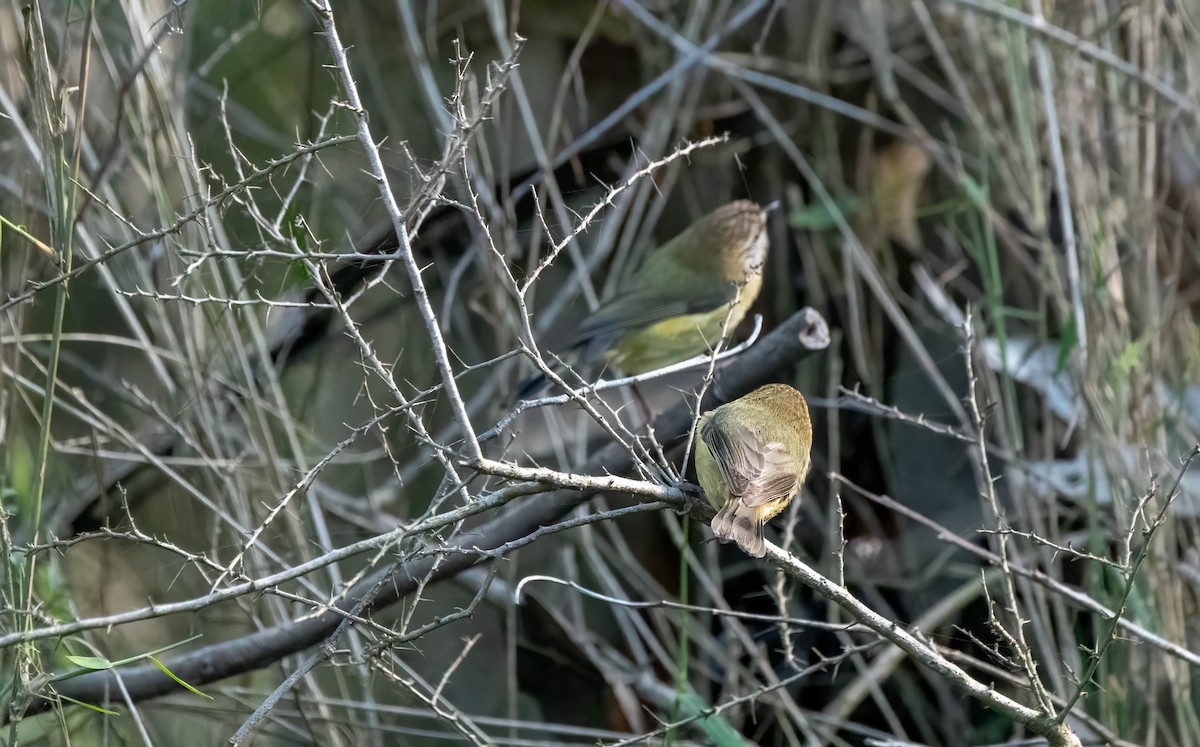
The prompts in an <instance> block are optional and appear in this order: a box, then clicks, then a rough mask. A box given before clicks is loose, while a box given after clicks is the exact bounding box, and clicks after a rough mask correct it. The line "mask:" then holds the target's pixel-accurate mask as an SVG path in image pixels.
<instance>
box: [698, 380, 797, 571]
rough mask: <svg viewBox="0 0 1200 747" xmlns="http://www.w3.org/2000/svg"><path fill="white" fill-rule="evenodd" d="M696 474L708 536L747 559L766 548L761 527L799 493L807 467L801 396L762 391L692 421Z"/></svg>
mask: <svg viewBox="0 0 1200 747" xmlns="http://www.w3.org/2000/svg"><path fill="white" fill-rule="evenodd" d="M699 436H700V437H699V438H698V439H696V474H697V476H698V477H699V478H700V486H701V487H702V488H704V494H705V496H707V497H708V502H709V503H711V504H712V506H713V508H715V509H717V516H716V518H714V519H713V521H712V530H713V534H715V535H716V536H717V538H718V539H720V540H722V541H729V540H733V541H734V542H737V544H738V547H740V548H742V550H744V551H745V552H746V554H747V555H752V556H754V557H756V558H761V557H762V556H763V555H766V552H767V548H766V544H765V540H764V539H763V527H764V526H765V525H766V523H767V521H769V520H770V519H771V518H772V517H773V516H775V515H776V514H778V513H779V512H780V511H782V510H783V509H784V508H786V507H787V505H788V503H790V502H791V500H792V497H793V496H795V495H796V493H798V492H799V491H800V486H801V485H802V484H803V483H804V478H805V477H806V476H807V475H808V468H809V466H811V464H812V462H811V460H810V458H809V452H810V451H811V449H812V421H811V420H809V417H808V403H806V402H805V401H804V395H802V394H800V392H797V391H796V390H795V389H793V388H792V387H790V386H788V385H786V384H767V385H766V386H764V387H761V388H759V389H756V390H754V391H753V392H751V393H749V394H747V395H746V396H745V397H742V398H740V399H735V400H734V401H732V402H729V403H726V404H724V405H721V406H720V407H718V408H717V409H715V410H712V411H711V412H706V413H704V415H702V416H701V417H700V424H699Z"/></svg>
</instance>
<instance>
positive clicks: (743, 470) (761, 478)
mask: <svg viewBox="0 0 1200 747" xmlns="http://www.w3.org/2000/svg"><path fill="white" fill-rule="evenodd" d="M714 420H715V418H709V420H708V421H707V422H706V423H705V424H704V427H703V428H702V429H701V431H700V438H702V439H704V444H705V445H706V446H708V450H709V451H710V452H711V453H712V455H713V460H714V461H716V463H717V469H719V470H720V471H721V477H723V478H724V479H725V484H726V485H728V486H729V492H730V493H732V494H733V495H734V496H736V497H737V498H739V499H740V500H741V502H742V503H744V504H745V505H747V506H761V505H763V504H764V503H768V502H770V501H773V500H775V499H776V498H780V497H783V496H791V495H793V494H794V493H795V492H796V490H797V489H799V487H800V480H799V479H798V478H799V474H798V470H797V465H795V464H792V460H791V459H790V458H789V455H788V452H787V448H786V447H785V446H784V445H783V444H782V443H779V442H777V441H770V442H764V441H762V439H760V438H759V437H758V436H757V435H756V434H755V433H754V431H752V430H750V429H749V428H747V427H745V426H732V430H733V431H734V433H733V435H732V436H730V434H729V433H727V430H729V429H728V428H727V429H721V428H717V427H716V424H715V423H714Z"/></svg>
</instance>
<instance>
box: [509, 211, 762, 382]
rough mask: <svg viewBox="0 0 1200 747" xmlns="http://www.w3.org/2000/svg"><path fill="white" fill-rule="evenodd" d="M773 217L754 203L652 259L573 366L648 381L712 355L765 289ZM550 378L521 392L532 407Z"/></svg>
mask: <svg viewBox="0 0 1200 747" xmlns="http://www.w3.org/2000/svg"><path fill="white" fill-rule="evenodd" d="M767 249H768V241H767V211H766V210H764V209H763V208H762V207H761V206H759V205H758V204H757V203H755V202H751V201H750V200H736V201H734V202H730V203H728V204H726V205H722V206H721V207H719V208H717V209H716V210H713V211H712V212H710V213H708V214H707V215H705V216H703V217H702V218H700V219H699V220H697V221H696V222H695V223H693V224H692V225H690V226H688V227H687V228H686V229H684V230H683V232H682V233H680V234H679V235H677V236H675V237H674V238H673V239H671V240H670V241H668V242H667V243H666V244H664V245H662V246H661V247H660V248H659V249H657V250H656V251H653V252H650V254H649V255H648V256H647V257H646V260H645V261H644V262H643V263H642V265H641V267H639V268H638V270H637V271H636V272H634V273H633V274H632V276H631V277H630V279H629V280H628V281H627V282H626V283H625V284H624V285H623V286H622V287H621V288H620V289H619V290H618V292H617V294H616V295H615V296H614V297H613V298H611V299H609V300H608V301H606V302H604V303H603V304H601V305H600V307H599V308H597V309H596V310H595V311H594V312H592V313H591V314H589V315H588V316H587V317H585V318H584V319H583V321H581V322H580V323H579V325H578V327H577V328H576V329H575V331H574V333H573V335H572V337H571V344H570V346H569V352H568V355H567V356H566V357H567V358H568V359H569V360H570V361H571V362H572V363H573V365H576V366H580V367H584V368H587V367H591V366H594V365H596V364H598V363H601V362H603V363H604V364H606V365H607V366H608V367H610V368H613V369H617V370H620V371H623V372H625V373H627V374H640V373H645V372H646V371H652V370H654V369H656V368H662V367H663V366H668V365H670V364H672V363H678V362H679V361H682V360H687V359H688V358H691V357H693V356H696V355H700V354H701V353H705V352H707V351H709V350H711V349H712V348H713V346H714V345H715V344H716V343H717V342H718V341H719V340H720V339H721V334H722V331H730V330H732V329H734V328H735V327H736V326H737V325H738V324H739V323H740V322H741V321H742V319H743V318H744V317H745V316H746V312H747V311H749V309H750V307H751V305H752V304H753V303H754V300H755V299H756V298H758V292H759V291H760V290H761V289H762V280H763V265H764V263H765V262H766V258H767ZM544 383H545V377H544V376H535V377H533V378H532V379H529V380H527V381H526V382H524V383H523V384H521V385H520V386H519V387H518V393H517V398H518V399H524V398H525V397H527V396H529V395H530V394H532V393H535V392H537V391H538V390H539V389H541V387H542V385H543V384H544Z"/></svg>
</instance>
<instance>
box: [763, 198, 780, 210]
mask: <svg viewBox="0 0 1200 747" xmlns="http://www.w3.org/2000/svg"><path fill="white" fill-rule="evenodd" d="M781 204H782V203H781V202H780V201H779V200H775V201H774V202H772V203H768V204H766V205H763V212H764V213H769V212H771V211H772V210H777V209H778V208H779V206H780V205H781Z"/></svg>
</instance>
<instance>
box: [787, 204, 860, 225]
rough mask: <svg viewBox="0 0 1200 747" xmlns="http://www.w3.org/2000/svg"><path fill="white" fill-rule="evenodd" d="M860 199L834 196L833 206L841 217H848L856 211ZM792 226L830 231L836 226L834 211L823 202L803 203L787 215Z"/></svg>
mask: <svg viewBox="0 0 1200 747" xmlns="http://www.w3.org/2000/svg"><path fill="white" fill-rule="evenodd" d="M861 204H862V201H861V200H859V199H858V198H857V197H855V196H854V195H846V196H844V197H838V198H835V199H834V201H833V208H834V209H835V210H837V212H838V213H840V214H841V216H842V219H843V220H845V219H846V218H849V217H850V216H851V215H853V214H854V213H856V212H858V209H859V207H860V206H861ZM788 221H789V222H790V223H791V225H792V227H793V228H803V229H807V230H809V231H831V230H833V229H834V228H836V227H837V221H835V220H834V213H833V211H831V210H830V209H829V208H828V207H826V206H825V204H824V203H818V204H815V205H805V206H804V207H802V208H800V209H799V210H793V211H792V214H791V215H789V216H788Z"/></svg>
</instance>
